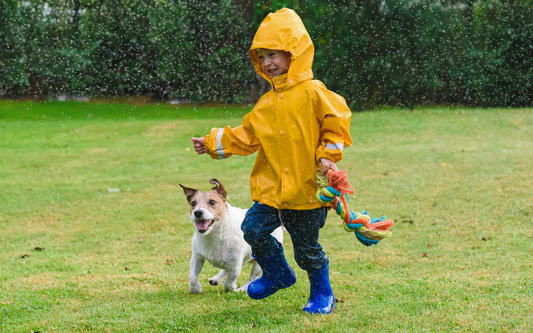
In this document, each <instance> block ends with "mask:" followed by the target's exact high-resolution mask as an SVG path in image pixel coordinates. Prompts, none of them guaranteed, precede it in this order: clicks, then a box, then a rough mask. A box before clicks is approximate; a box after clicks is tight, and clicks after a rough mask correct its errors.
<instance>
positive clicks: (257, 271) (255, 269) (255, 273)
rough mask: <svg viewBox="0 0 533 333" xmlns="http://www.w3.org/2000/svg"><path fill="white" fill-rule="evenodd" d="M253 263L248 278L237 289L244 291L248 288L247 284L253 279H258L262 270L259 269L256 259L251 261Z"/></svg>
mask: <svg viewBox="0 0 533 333" xmlns="http://www.w3.org/2000/svg"><path fill="white" fill-rule="evenodd" d="M253 262H254V265H253V267H252V273H251V274H250V278H249V279H248V281H246V283H245V284H244V285H242V286H241V287H240V288H239V289H237V291H246V289H248V286H249V285H250V283H252V282H254V281H255V280H257V279H259V278H260V277H261V274H262V273H263V270H262V269H261V266H259V264H258V263H257V261H255V260H254V261H253Z"/></svg>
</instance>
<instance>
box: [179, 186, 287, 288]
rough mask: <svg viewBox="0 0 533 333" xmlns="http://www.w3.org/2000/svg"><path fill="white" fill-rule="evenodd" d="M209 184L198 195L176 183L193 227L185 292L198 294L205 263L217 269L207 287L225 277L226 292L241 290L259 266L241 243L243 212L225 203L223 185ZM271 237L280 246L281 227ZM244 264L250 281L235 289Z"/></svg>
mask: <svg viewBox="0 0 533 333" xmlns="http://www.w3.org/2000/svg"><path fill="white" fill-rule="evenodd" d="M209 182H210V183H211V184H214V185H215V187H214V188H213V189H212V190H211V191H209V192H200V191H198V190H195V189H192V188H188V187H185V186H183V185H181V184H180V186H181V187H182V188H183V192H184V193H185V195H186V196H187V201H188V202H189V206H190V216H189V218H190V220H191V222H192V223H193V224H194V226H195V232H194V236H193V237H192V256H191V266H190V273H189V291H190V292H191V293H201V292H202V286H201V285H200V282H199V281H198V275H199V274H200V271H201V270H202V267H203V265H204V261H205V260H207V261H209V262H210V263H211V264H212V265H213V266H214V267H217V268H221V270H220V272H219V273H218V274H217V275H215V276H213V277H212V278H210V279H209V283H210V284H211V285H214V286H216V285H218V284H220V283H222V281H224V278H226V281H225V282H224V289H225V290H226V291H234V290H237V291H245V290H246V288H248V285H249V284H250V283H251V282H252V281H254V280H256V279H258V278H259V277H261V274H262V270H261V267H260V266H259V264H257V262H256V261H255V260H254V259H253V258H252V249H251V248H250V245H248V243H246V241H245V240H244V237H243V233H242V230H241V224H242V221H243V220H244V216H245V215H246V210H245V209H241V208H237V207H232V206H231V205H230V204H228V202H227V201H226V191H225V190H224V186H222V184H221V183H220V182H219V181H218V180H216V179H211V180H210V181H209ZM272 236H274V237H276V239H277V240H278V241H279V242H280V243H283V230H282V228H281V227H280V228H278V229H276V230H274V232H273V233H272ZM248 262H251V263H253V267H252V272H251V274H250V278H249V279H248V281H247V282H246V283H245V284H244V285H243V286H242V287H240V288H239V289H237V279H238V278H239V275H240V274H241V270H242V267H243V265H244V264H246V263H248Z"/></svg>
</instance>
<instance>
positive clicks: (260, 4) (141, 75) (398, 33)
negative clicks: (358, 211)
mask: <svg viewBox="0 0 533 333" xmlns="http://www.w3.org/2000/svg"><path fill="white" fill-rule="evenodd" d="M282 7H290V8H294V9H295V10H296V11H297V12H298V13H299V14H300V15H301V17H302V19H303V21H304V23H305V25H306V27H307V29H308V30H309V32H310V34H311V36H312V38H313V41H314V43H315V47H316V56H315V63H314V71H315V77H316V78H317V79H320V80H322V81H324V83H325V84H326V85H327V86H328V88H330V89H331V90H333V91H336V92H338V93H339V94H341V95H343V96H344V97H345V98H346V99H347V100H348V101H349V102H350V104H351V105H352V106H353V107H354V108H355V109H363V108H366V109H371V108H373V107H374V105H376V104H390V105H398V104H399V105H404V106H407V107H409V108H412V107H414V106H415V105H418V104H427V103H435V104H470V105H474V106H528V105H529V106H530V105H533V1H532V0H514V1H504V0H493V1H474V2H473V15H472V17H473V25H472V48H469V47H468V29H467V27H468V22H467V10H468V1H449V0H446V1H445V0H421V1H404V0H397V1H390V0H387V1H380V0H357V1H348V0H340V1H335V2H331V1H325V0H317V1H308V0H282V1H278V0H272V1H253V0H208V1H199V0H119V1H115V0H98V1H97V0H80V12H79V42H78V43H77V45H79V47H78V48H77V49H76V47H75V45H76V43H74V42H73V39H74V37H73V36H74V30H75V28H74V26H75V25H74V22H73V21H74V19H73V17H74V0H50V1H48V2H43V1H38V0H29V1H24V2H19V1H16V0H6V1H3V2H2V4H0V95H3V96H8V97H38V98H43V97H47V96H57V95H59V94H61V93H68V94H72V95H83V96H102V95H104V96H116V95H153V96H156V97H157V98H163V99H170V98H173V99H180V100H190V101H223V102H245V101H253V100H255V99H256V98H257V97H258V92H257V90H258V86H259V82H258V81H257V80H256V78H255V75H254V70H253V68H252V65H251V63H250V61H249V59H248V54H247V53H248V52H247V49H248V47H249V45H250V43H251V40H252V38H253V34H254V32H255V29H256V28H257V26H258V25H259V23H260V22H261V21H262V19H263V18H264V17H265V16H266V15H267V14H268V13H269V12H271V11H275V10H277V9H279V8H282Z"/></svg>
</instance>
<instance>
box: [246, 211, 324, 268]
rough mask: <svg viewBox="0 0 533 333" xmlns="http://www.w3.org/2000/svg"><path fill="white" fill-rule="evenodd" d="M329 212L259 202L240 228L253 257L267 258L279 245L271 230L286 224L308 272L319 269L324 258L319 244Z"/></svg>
mask: <svg viewBox="0 0 533 333" xmlns="http://www.w3.org/2000/svg"><path fill="white" fill-rule="evenodd" d="M327 214H328V210H327V208H317V209H311V210H290V209H283V210H278V209H276V208H273V207H270V206H267V205H265V204H262V203H259V202H256V203H255V204H254V205H253V206H252V208H250V209H249V210H248V212H247V213H246V217H245V218H244V221H243V222H242V225H241V229H242V231H243V232H244V239H245V240H246V242H247V243H248V244H250V246H251V247H252V253H253V255H254V257H256V258H264V257H269V256H271V255H273V254H274V253H275V252H276V249H277V248H279V247H280V245H279V244H278V242H277V241H276V239H275V238H274V237H273V236H272V235H271V233H272V232H273V231H274V230H275V229H276V228H278V227H280V226H281V225H283V226H284V227H285V229H287V231H288V232H289V235H290V236H291V240H292V245H293V248H294V259H296V263H297V264H298V266H300V268H301V269H303V270H306V271H316V270H318V269H321V268H322V265H323V264H324V261H325V254H326V253H325V252H324V251H322V245H320V244H319V243H318V235H319V231H320V228H322V227H323V226H324V224H325V223H326V217H327Z"/></svg>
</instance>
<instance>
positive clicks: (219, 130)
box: [217, 128, 226, 160]
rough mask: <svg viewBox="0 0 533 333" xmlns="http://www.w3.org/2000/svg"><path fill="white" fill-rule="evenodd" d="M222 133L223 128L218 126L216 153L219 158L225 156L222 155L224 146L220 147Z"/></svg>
mask: <svg viewBox="0 0 533 333" xmlns="http://www.w3.org/2000/svg"><path fill="white" fill-rule="evenodd" d="M222 134H224V129H223V128H219V129H218V132H217V154H218V159H219V160H223V159H225V158H226V156H224V147H222V141H221V140H222Z"/></svg>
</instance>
